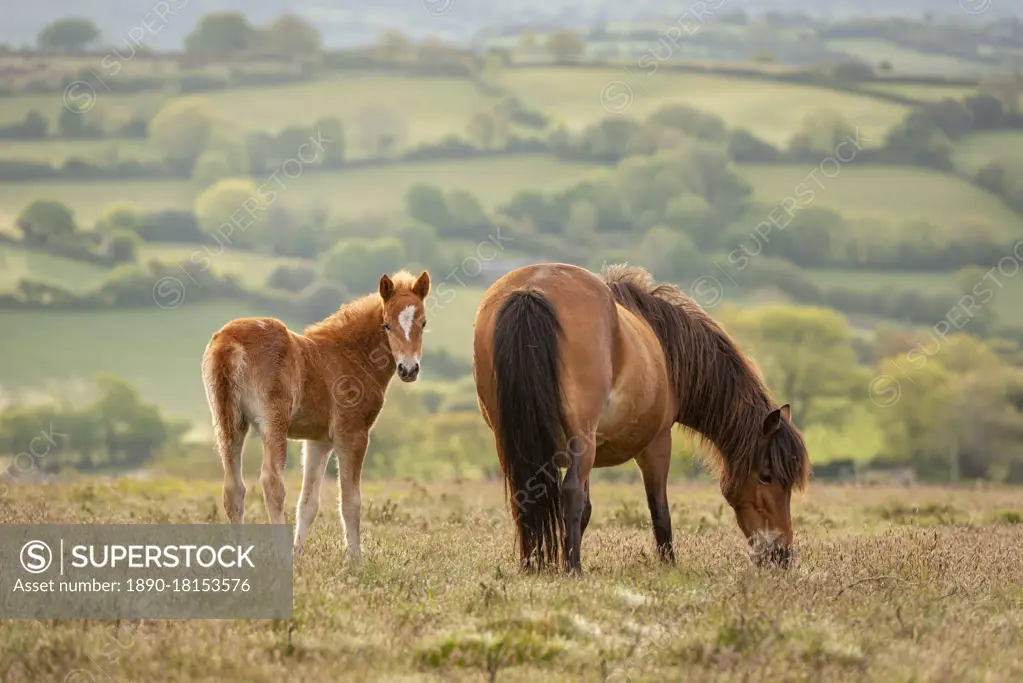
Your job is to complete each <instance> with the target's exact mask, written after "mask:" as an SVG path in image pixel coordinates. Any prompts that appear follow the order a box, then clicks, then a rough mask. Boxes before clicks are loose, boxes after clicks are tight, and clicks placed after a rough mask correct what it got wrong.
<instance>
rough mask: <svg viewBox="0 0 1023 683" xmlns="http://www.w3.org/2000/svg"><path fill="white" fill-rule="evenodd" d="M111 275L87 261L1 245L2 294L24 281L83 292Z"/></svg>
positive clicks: (0, 273)
mask: <svg viewBox="0 0 1023 683" xmlns="http://www.w3.org/2000/svg"><path fill="white" fill-rule="evenodd" d="M109 274H110V270H109V269H107V268H103V267H101V266H96V265H93V264H91V263H86V262H84V261H75V260H72V259H67V258H63V257H60V256H54V255H52V254H49V253H47V252H44V251H36V250H33V249H22V248H21V247H18V246H14V245H10V244H3V243H0V292H4V291H9V290H11V289H13V288H14V287H15V286H16V285H17V284H18V280H21V279H22V278H28V279H31V280H36V281H39V282H46V283H49V284H53V285H59V286H61V287H64V288H66V289H69V290H71V291H76V292H80V291H84V290H88V289H91V288H92V287H95V286H96V285H98V284H100V283H101V282H103V280H105V279H106V278H107V276H108V275H109Z"/></svg>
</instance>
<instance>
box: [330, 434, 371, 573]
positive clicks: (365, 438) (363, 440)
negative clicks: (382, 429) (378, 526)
mask: <svg viewBox="0 0 1023 683" xmlns="http://www.w3.org/2000/svg"><path fill="white" fill-rule="evenodd" d="M368 446H369V432H368V431H367V432H356V433H347V434H342V435H341V436H339V437H337V439H335V443H334V450H335V451H336V452H337V482H338V488H339V489H340V507H341V520H342V523H343V524H344V530H345V544H346V545H347V546H348V557H349V558H350V559H351V560H352V562H358V561H359V559H360V557H361V556H362V547H361V544H360V540H359V520H360V518H361V516H362V484H361V482H362V461H363V460H364V459H365V457H366V448H367V447H368Z"/></svg>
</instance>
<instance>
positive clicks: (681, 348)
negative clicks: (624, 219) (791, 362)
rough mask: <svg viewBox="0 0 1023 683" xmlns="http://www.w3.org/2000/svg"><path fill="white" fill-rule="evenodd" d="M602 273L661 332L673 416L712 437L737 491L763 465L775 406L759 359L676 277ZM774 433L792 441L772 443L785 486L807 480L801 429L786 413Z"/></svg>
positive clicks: (774, 464)
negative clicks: (660, 279)
mask: <svg viewBox="0 0 1023 683" xmlns="http://www.w3.org/2000/svg"><path fill="white" fill-rule="evenodd" d="M602 276H603V279H604V282H605V283H606V284H607V286H608V287H609V288H610V289H611V293H612V295H613V296H614V298H615V300H616V301H617V302H618V303H619V304H621V305H622V306H624V307H625V308H627V309H629V310H630V311H632V312H633V313H635V314H636V315H638V316H640V317H642V318H643V319H644V320H646V321H647V323H649V324H650V326H651V327H652V328H653V330H654V333H655V334H656V335H657V337H658V338H659V339H660V340H661V346H662V348H663V349H664V355H665V359H666V360H667V363H668V372H669V374H670V377H671V382H672V385H673V386H672V388H673V390H674V391H675V394H676V395H677V396H678V399H679V412H678V415H676V416H675V421H676V422H677V423H679V424H681V425H682V426H683V427H686V428H687V429H688V430H689V431H691V432H695V434H696V436H698V437H700V438H702V439H703V440H704V441H705V442H710V445H712V446H713V448H711V449H710V453H711V454H712V462H711V463H710V464H711V465H712V467H713V469H714V470H716V472H717V474H718V477H719V478H720V481H721V487H722V490H723V491H724V492H725V494H726V496H728V495H729V494H732V493H735V492H737V491H738V489H739V488H740V487H741V486H742V485H743V484H744V483H745V482H746V480H747V479H748V477H749V476H750V474H751V473H752V472H753V468H755V467H756V465H757V462H756V459H757V454H758V451H759V449H760V447H761V446H760V437H761V433H762V429H763V424H764V419H765V418H766V417H767V415H768V414H769V413H770V412H771V410H772V409H773V408H774V405H773V402H772V400H771V398H770V394H769V392H768V391H767V387H766V385H765V384H764V382H763V379H761V377H760V374H759V373H758V372H757V369H756V367H755V366H754V364H753V362H752V361H751V360H750V359H749V358H748V357H747V356H746V354H744V353H743V352H742V351H741V350H740V349H739V347H738V346H736V344H735V342H734V341H732V339H731V337H729V336H728V334H727V333H726V332H725V330H724V329H723V328H722V327H721V326H720V325H719V324H718V323H717V322H716V321H715V320H714V319H713V318H711V317H710V316H709V315H707V313H706V311H704V310H703V308H701V307H700V306H699V304H697V303H696V302H695V301H693V300H692V299H691V298H690V297H688V296H687V295H686V294H685V293H684V292H683V291H682V290H681V289H679V288H678V287H676V286H675V285H672V284H667V283H664V284H657V283H656V282H655V281H654V278H653V277H652V276H651V275H650V273H648V272H647V271H646V270H644V269H643V268H639V267H630V266H628V265H626V264H616V265H607V266H604V268H603V272H602ZM772 438H773V439H775V440H776V441H777V442H778V443H780V444H782V445H784V446H787V447H785V448H769V449H768V453H770V458H771V468H772V474H773V476H775V477H776V478H777V480H778V482H779V483H780V484H782V485H783V486H786V487H787V488H797V489H801V488H803V487H804V486H805V485H806V480H807V478H808V476H809V469H810V464H809V460H808V459H807V457H806V455H805V454H806V449H805V447H803V444H802V437H801V436H800V435H799V433H798V431H797V430H796V429H795V427H793V426H792V423H790V422H789V421H788V420H782V421H781V427H780V429H779V431H778V432H776V433H775V434H774V435H773V437H772ZM797 446H798V447H797Z"/></svg>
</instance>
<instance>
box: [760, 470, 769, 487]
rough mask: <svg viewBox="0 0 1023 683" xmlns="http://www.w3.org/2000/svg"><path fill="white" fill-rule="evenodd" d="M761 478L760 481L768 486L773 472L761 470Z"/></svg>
mask: <svg viewBox="0 0 1023 683" xmlns="http://www.w3.org/2000/svg"><path fill="white" fill-rule="evenodd" d="M759 478H760V483H761V484H763V485H764V486H767V485H768V484H770V483H771V473H770V472H761V473H760V477H759Z"/></svg>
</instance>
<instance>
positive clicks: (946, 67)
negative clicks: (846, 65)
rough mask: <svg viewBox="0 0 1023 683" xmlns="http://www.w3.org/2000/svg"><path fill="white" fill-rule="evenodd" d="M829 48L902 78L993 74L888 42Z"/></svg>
mask: <svg viewBox="0 0 1023 683" xmlns="http://www.w3.org/2000/svg"><path fill="white" fill-rule="evenodd" d="M827 47H828V49H831V50H835V51H840V52H844V53H846V54H848V55H850V56H852V57H855V58H858V59H862V60H865V61H867V62H869V63H870V64H872V65H873V66H874V67H875V68H876V67H877V65H878V64H880V63H881V62H882V61H885V60H887V61H889V62H891V64H892V72H893V73H896V74H903V75H912V76H918V75H928V76H978V75H983V74H985V73H987V72H988V71H990V69H991V67H989V66H987V65H986V64H979V63H971V62H967V61H964V60H962V59H956V58H955V57H947V56H944V55H933V54H928V53H926V52H918V51H916V50H910V49H907V48H904V47H901V46H899V45H896V44H894V43H890V42H888V41H886V40H877V39H872V38H842V39H835V40H829V41H828V44H827Z"/></svg>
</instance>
